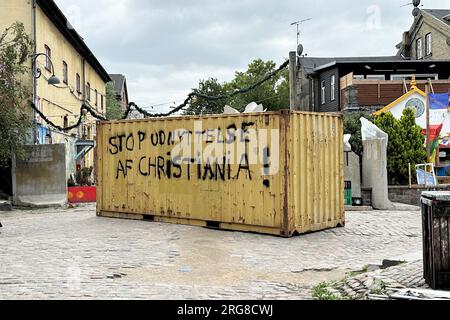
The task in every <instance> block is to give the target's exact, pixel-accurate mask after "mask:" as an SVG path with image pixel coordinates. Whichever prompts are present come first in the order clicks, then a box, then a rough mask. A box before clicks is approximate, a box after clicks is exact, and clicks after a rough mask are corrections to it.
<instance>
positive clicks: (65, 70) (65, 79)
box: [63, 61, 69, 84]
mask: <svg viewBox="0 0 450 320" xmlns="http://www.w3.org/2000/svg"><path fill="white" fill-rule="evenodd" d="M63 82H64V83H65V84H68V82H69V80H68V76H67V63H66V62H65V61H63Z"/></svg>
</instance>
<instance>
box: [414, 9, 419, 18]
mask: <svg viewBox="0 0 450 320" xmlns="http://www.w3.org/2000/svg"><path fill="white" fill-rule="evenodd" d="M419 14H420V9H419V8H414V9H413V12H412V15H413V17H417V16H418V15H419Z"/></svg>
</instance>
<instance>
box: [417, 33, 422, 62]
mask: <svg viewBox="0 0 450 320" xmlns="http://www.w3.org/2000/svg"><path fill="white" fill-rule="evenodd" d="M416 56H417V60H420V59H423V43H422V38H419V39H417V42H416Z"/></svg>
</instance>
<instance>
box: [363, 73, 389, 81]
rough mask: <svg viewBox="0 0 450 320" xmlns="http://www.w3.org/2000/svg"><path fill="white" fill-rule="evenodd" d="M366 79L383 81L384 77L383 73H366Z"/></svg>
mask: <svg viewBox="0 0 450 320" xmlns="http://www.w3.org/2000/svg"><path fill="white" fill-rule="evenodd" d="M367 80H381V81H384V80H386V77H385V76H384V74H368V75H367Z"/></svg>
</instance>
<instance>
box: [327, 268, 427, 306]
mask: <svg viewBox="0 0 450 320" xmlns="http://www.w3.org/2000/svg"><path fill="white" fill-rule="evenodd" d="M418 288H420V289H429V287H428V286H427V285H426V284H425V279H424V278H423V264H422V260H417V261H414V262H409V263H405V264H400V265H398V266H395V267H391V268H387V269H380V270H376V271H373V272H367V273H364V274H360V275H357V276H354V277H348V278H346V279H345V280H341V281H338V282H335V283H331V284H329V285H328V287H326V290H327V292H328V293H329V294H331V295H333V296H335V297H337V298H347V299H357V300H370V299H377V300H389V299H390V296H391V295H392V294H394V293H395V292H397V291H398V290H399V289H418Z"/></svg>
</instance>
